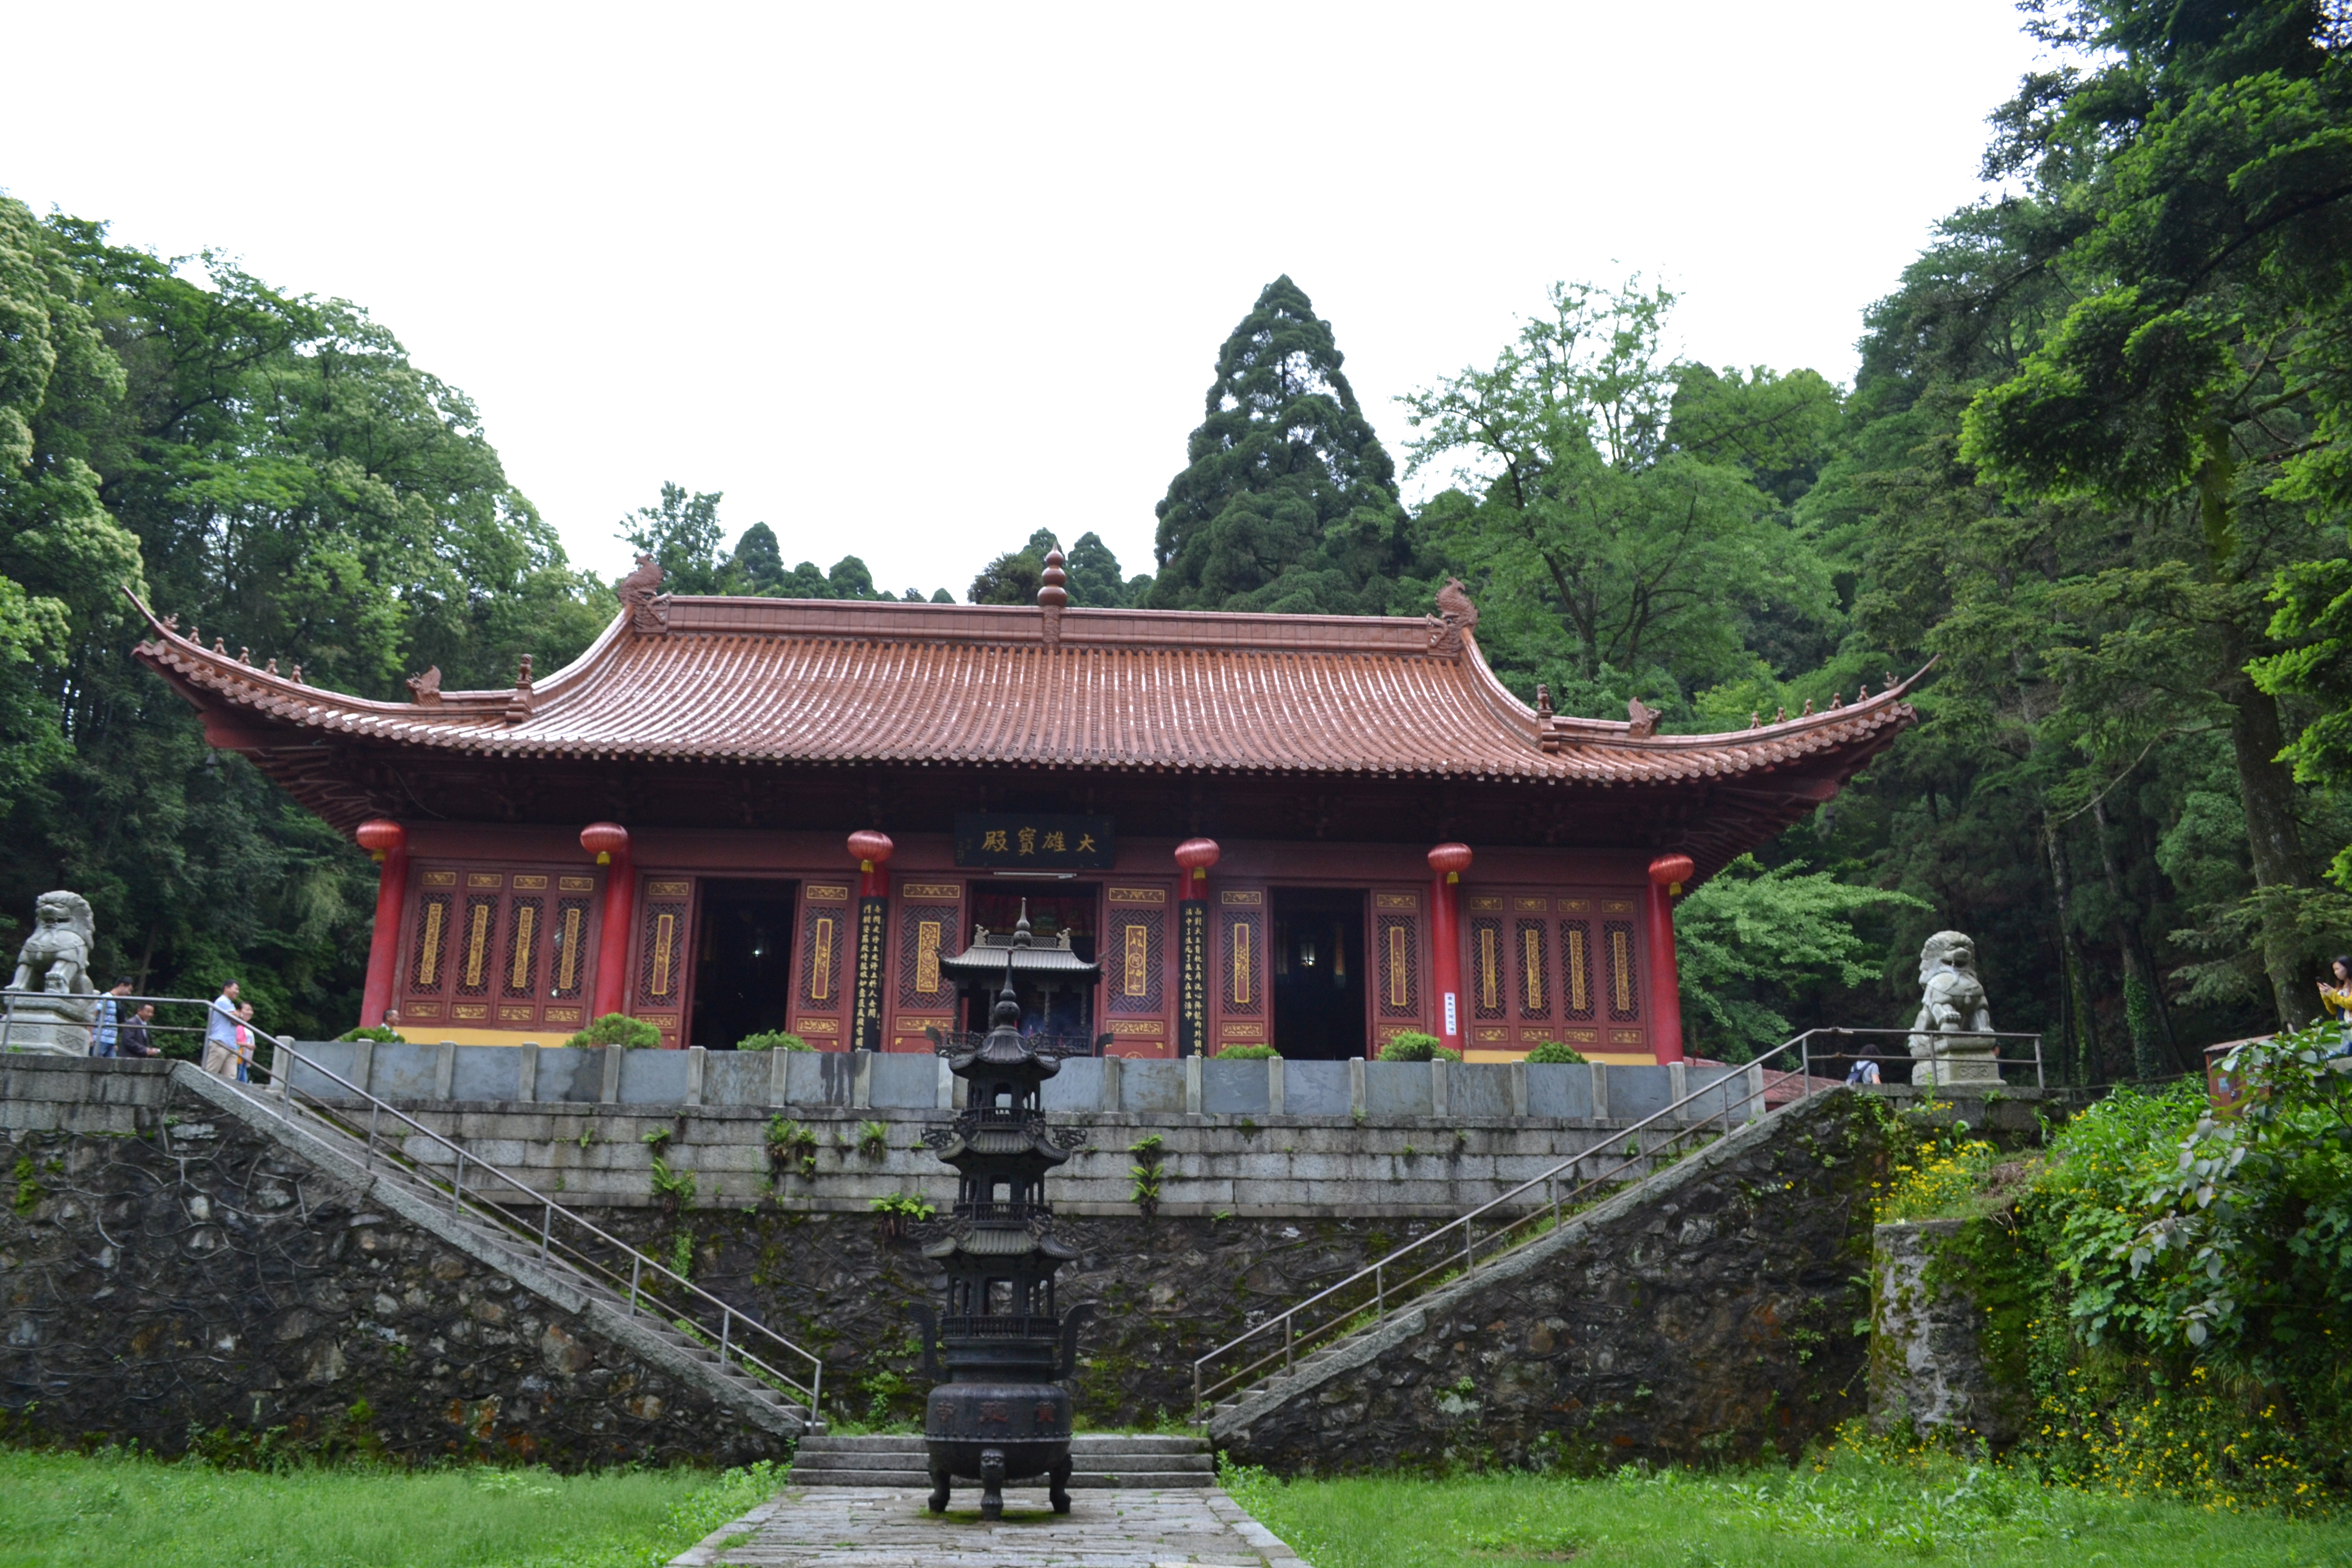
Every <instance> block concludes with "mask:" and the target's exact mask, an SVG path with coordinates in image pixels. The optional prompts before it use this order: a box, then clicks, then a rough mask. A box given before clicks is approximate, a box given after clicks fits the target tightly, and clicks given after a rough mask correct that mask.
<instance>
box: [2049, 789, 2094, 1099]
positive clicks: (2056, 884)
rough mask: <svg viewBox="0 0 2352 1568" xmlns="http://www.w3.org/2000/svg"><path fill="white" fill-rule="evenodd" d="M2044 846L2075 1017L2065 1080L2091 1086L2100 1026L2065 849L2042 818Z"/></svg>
mask: <svg viewBox="0 0 2352 1568" xmlns="http://www.w3.org/2000/svg"><path fill="white" fill-rule="evenodd" d="M2042 847H2043V848H2044V849H2045V850H2046V851H2047V852H2048V854H2049V856H2050V881H2051V885H2052V886H2053V888H2055V889H2057V893H2058V958H2059V963H2061V964H2062V965H2063V967H2064V969H2065V971H2066V973H2065V981H2066V991H2065V1002H2066V1010H2067V1011H2068V1012H2069V1013H2072V1014H2073V1015H2074V1038H2073V1039H2072V1040H2071V1041H2070V1042H2069V1043H2068V1048H2069V1050H2070V1052H2071V1054H2072V1056H2073V1058H2074V1059H2073V1060H2072V1061H2070V1062H2067V1063H2065V1064H2063V1066H2064V1068H2065V1069H2066V1070H2064V1071H2063V1072H2062V1073H2061V1074H2060V1077H2061V1079H2062V1081H2064V1082H2067V1083H2073V1084H2077V1085H2088V1084H2090V1083H2092V1082H2094V1081H2095V1080H2096V1079H2098V1078H2099V1077H2100V1076H2101V1075H2100V1070H2099V1069H2100V1068H2101V1065H2102V1064H2101V1062H2100V1060H2099V1026H2098V1020H2097V1018H2096V1016H2095V1015H2094V1014H2093V1013H2092V1011H2091V988H2090V983H2089V981H2088V979H2087V977H2086V972H2085V970H2084V964H2083V944H2082V943H2081V942H2079V941H2078V940H2077V939H2076V938H2075V935H2074V893H2073V889H2072V884H2071V881H2070V879H2069V878H2068V877H2067V874H2066V850H2065V847H2064V846H2063V845H2061V844H2060V843H2059V842H2058V830H2057V829H2056V828H2055V827H2053V826H2051V824H2050V818H2049V816H2047V815H2044V816H2043V817H2042Z"/></svg>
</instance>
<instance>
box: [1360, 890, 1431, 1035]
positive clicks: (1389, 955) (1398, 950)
mask: <svg viewBox="0 0 2352 1568" xmlns="http://www.w3.org/2000/svg"><path fill="white" fill-rule="evenodd" d="M1372 975H1373V987H1372V1003H1373V1008H1374V1011H1376V1012H1377V1013H1379V1015H1380V1016H1381V1017H1382V1018H1418V1017H1420V1016H1421V917H1420V915H1419V914H1404V913H1402V912H1379V913H1375V914H1374V915H1373V917H1372Z"/></svg>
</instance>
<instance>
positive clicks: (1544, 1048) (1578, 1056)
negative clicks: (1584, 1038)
mask: <svg viewBox="0 0 2352 1568" xmlns="http://www.w3.org/2000/svg"><path fill="white" fill-rule="evenodd" d="M1528 1060H1529V1061H1531V1062H1580V1061H1582V1060H1584V1053H1583V1052H1581V1051H1580V1050H1578V1049H1577V1048H1576V1047H1574V1046H1564V1045H1562V1044H1560V1043H1559V1041H1558V1040H1546V1041H1545V1042H1544V1043H1543V1044H1541V1045H1539V1046H1538V1047H1536V1048H1535V1049H1534V1050H1531V1051H1529V1052H1528Z"/></svg>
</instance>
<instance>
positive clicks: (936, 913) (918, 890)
mask: <svg viewBox="0 0 2352 1568" xmlns="http://www.w3.org/2000/svg"><path fill="white" fill-rule="evenodd" d="M962 893H963V889H961V887H959V886H958V885H956V884H955V883H953V882H945V883H913V884H908V885H905V886H902V887H901V888H900V889H898V896H899V899H900V900H901V907H900V910H899V916H898V1005H899V1006H901V1007H920V1008H925V1009H944V1008H951V1007H953V1006H954V1005H955V999H956V988H955V982H954V980H953V979H952V978H950V976H949V975H948V974H947V973H946V972H945V971H943V970H942V969H941V968H940V959H941V958H942V957H946V956H950V955H952V954H953V953H954V952H956V951H957V949H958V946H959V944H958V943H957V942H956V932H957V931H959V930H960V929H961V927H960V926H959V925H958V923H957V920H956V916H957V913H958V911H959V910H961V909H962V907H963V906H962V903H961V899H962Z"/></svg>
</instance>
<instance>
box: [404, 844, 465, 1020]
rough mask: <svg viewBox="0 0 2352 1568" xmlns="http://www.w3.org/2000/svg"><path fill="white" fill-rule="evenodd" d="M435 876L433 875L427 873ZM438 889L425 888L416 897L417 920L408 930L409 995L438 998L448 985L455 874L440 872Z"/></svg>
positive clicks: (453, 920) (453, 917) (454, 901)
mask: <svg viewBox="0 0 2352 1568" xmlns="http://www.w3.org/2000/svg"><path fill="white" fill-rule="evenodd" d="M428 874H435V873H428ZM437 875H439V876H442V877H445V878H446V879H447V881H446V883H444V884H443V888H442V889H437V890H436V889H426V890H425V891H424V892H423V893H420V894H419V895H418V896H417V900H416V918H415V921H414V922H412V924H411V926H410V931H409V949H408V991H409V994H410V995H412V996H438V995H440V994H441V993H442V992H443V991H444V990H446V988H447V987H448V984H449V932H450V931H451V929H452V928H453V927H454V926H455V925H456V923H457V922H456V919H455V911H456V908H457V895H456V894H454V893H452V892H449V891H447V890H446V889H448V888H451V887H455V886H456V884H457V873H456V872H454V871H443V872H439V873H437Z"/></svg>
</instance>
